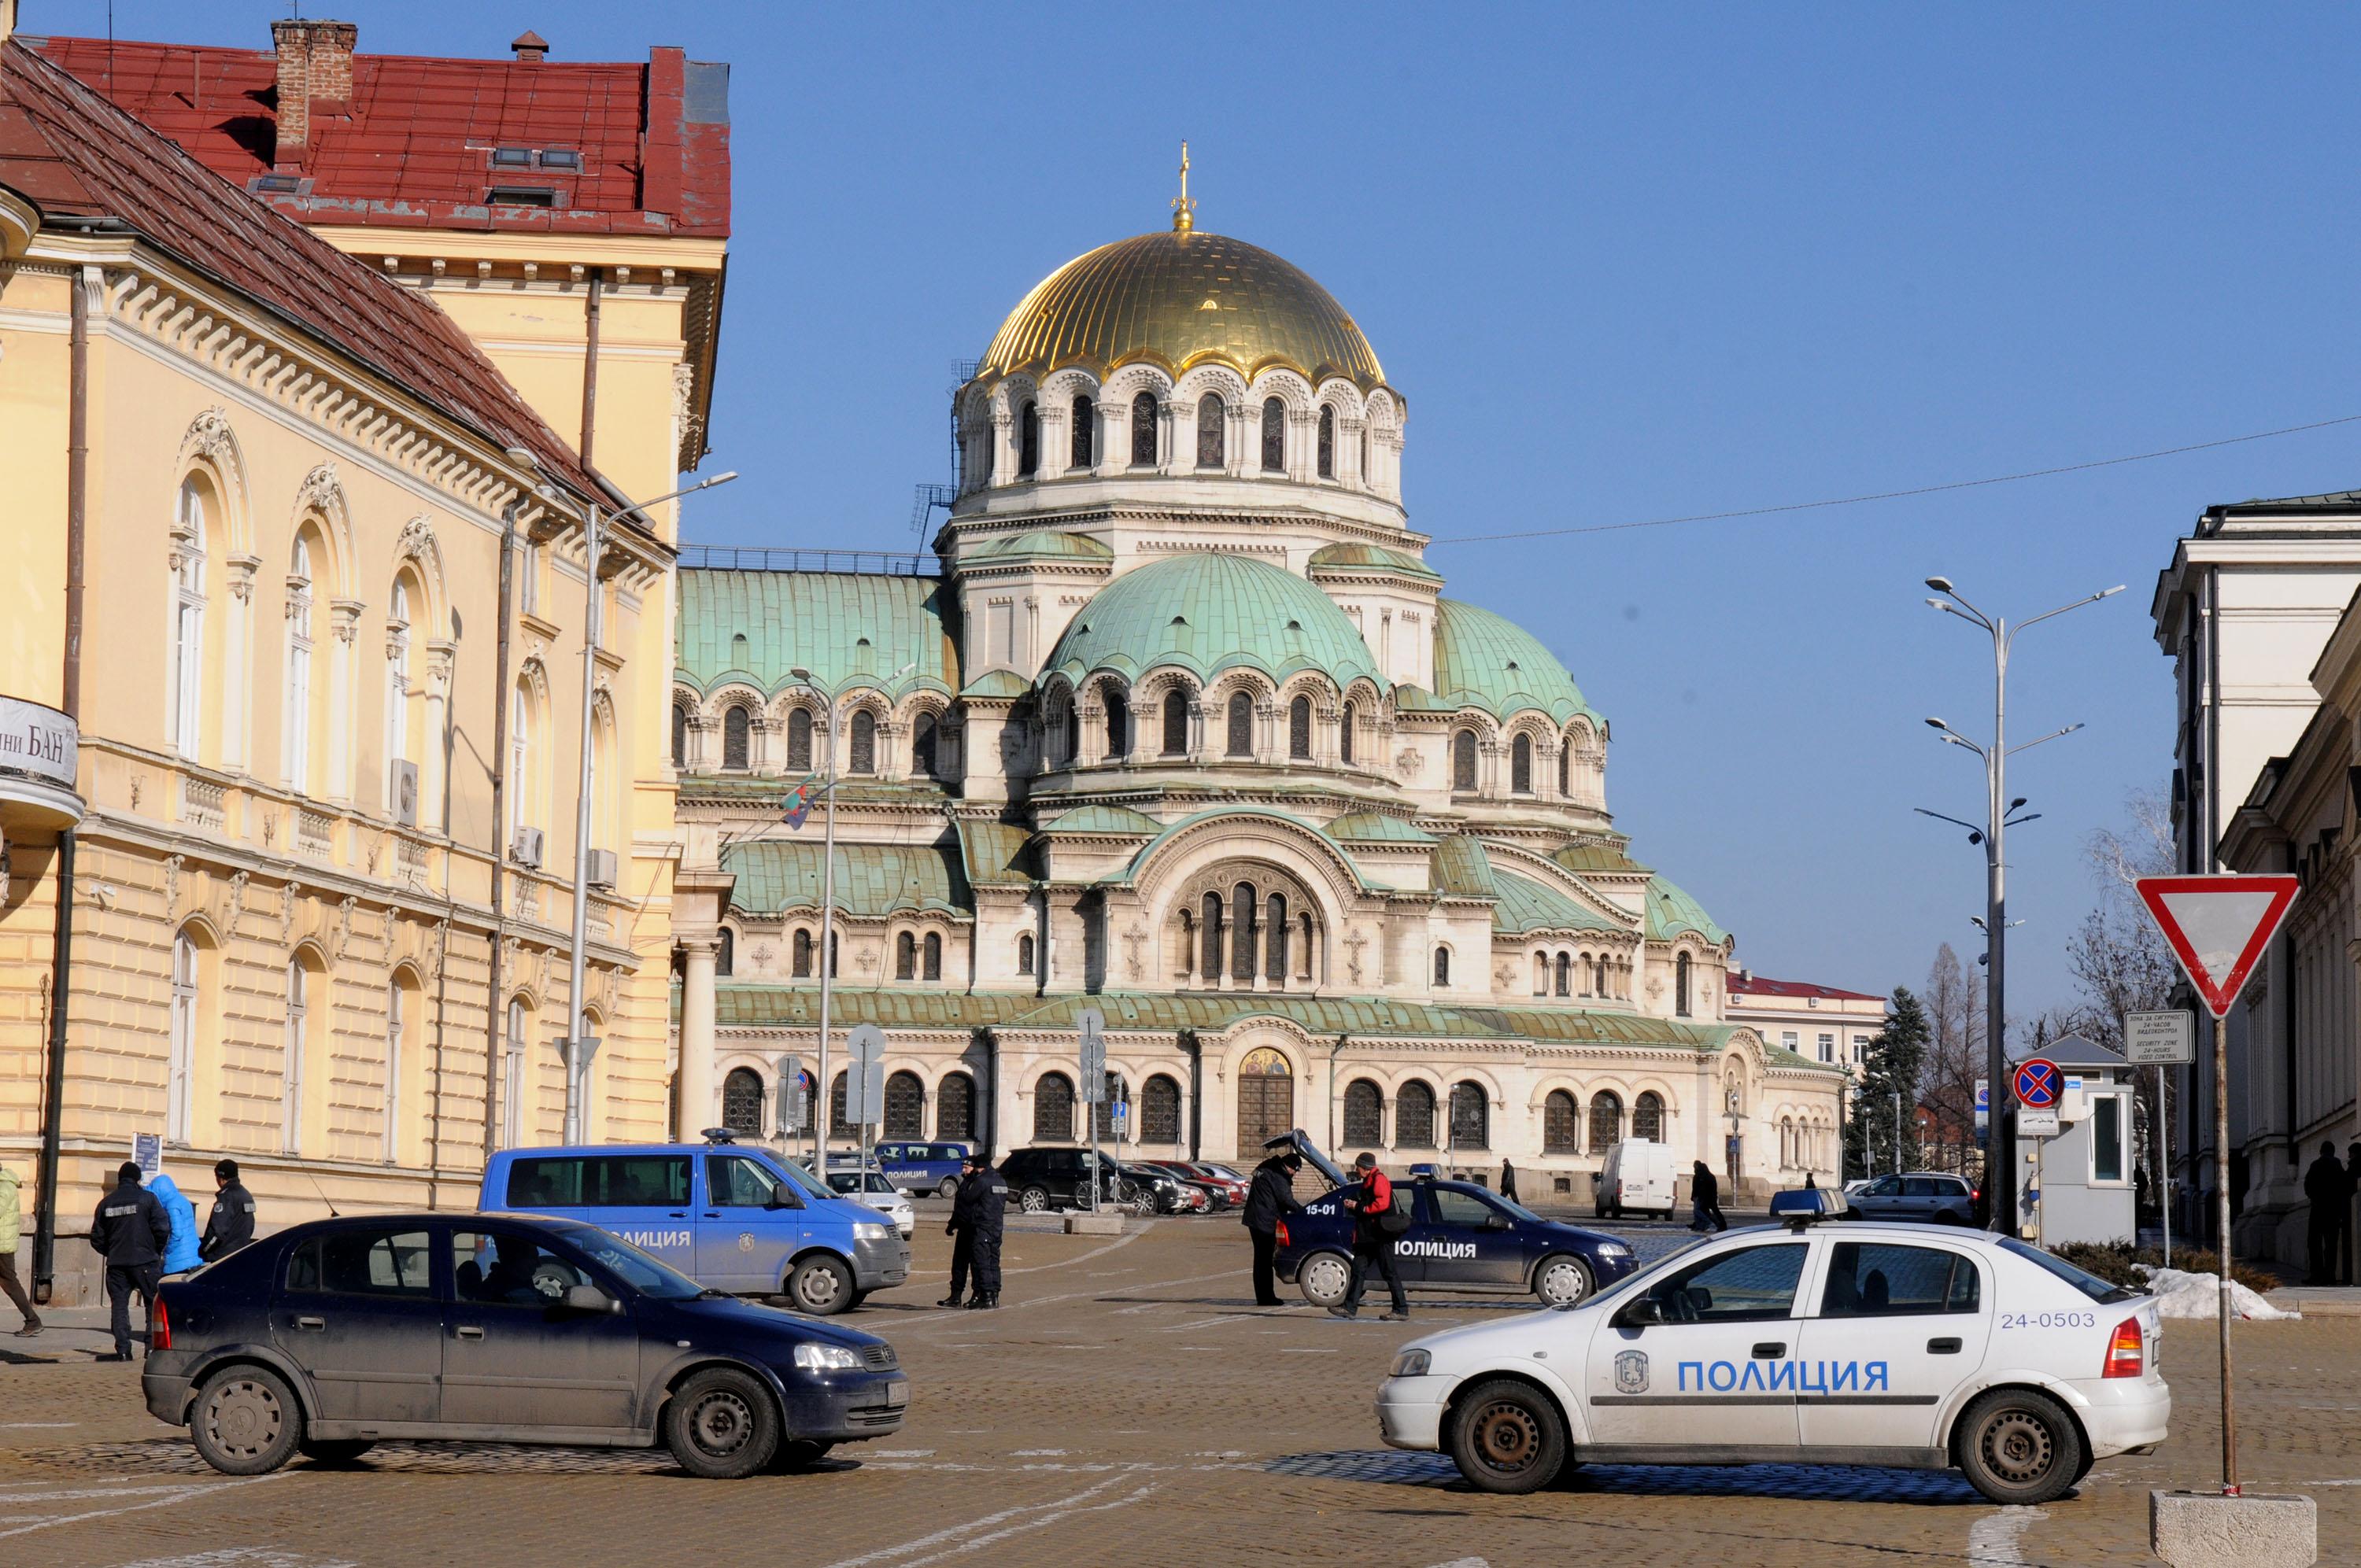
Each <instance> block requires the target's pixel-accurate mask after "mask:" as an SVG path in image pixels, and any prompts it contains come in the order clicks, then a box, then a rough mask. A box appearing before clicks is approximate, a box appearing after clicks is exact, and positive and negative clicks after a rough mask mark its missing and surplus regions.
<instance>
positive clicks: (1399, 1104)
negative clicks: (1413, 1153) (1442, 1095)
mask: <svg viewBox="0 0 2361 1568" xmlns="http://www.w3.org/2000/svg"><path fill="white" fill-rule="evenodd" d="M1394 1144H1395V1146H1397V1147H1400V1148H1406V1149H1431V1148H1433V1146H1434V1091H1433V1090H1432V1089H1429V1088H1428V1087H1427V1086H1426V1085H1425V1084H1423V1083H1421V1082H1419V1081H1417V1080H1415V1079H1413V1080H1411V1081H1410V1082H1408V1083H1405V1084H1403V1085H1402V1086H1401V1088H1400V1090H1399V1091H1397V1092H1396V1093H1395V1095H1394Z"/></svg>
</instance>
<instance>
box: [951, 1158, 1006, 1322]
mask: <svg viewBox="0 0 2361 1568" xmlns="http://www.w3.org/2000/svg"><path fill="white" fill-rule="evenodd" d="M961 1163H962V1165H963V1167H964V1171H963V1174H962V1175H961V1179H960V1185H959V1193H958V1196H956V1197H954V1198H953V1199H952V1200H951V1219H950V1224H948V1225H945V1226H944V1227H943V1234H946V1235H948V1236H950V1237H952V1238H953V1240H952V1242H951V1293H950V1295H948V1296H946V1297H944V1298H943V1299H942V1301H941V1303H940V1304H941V1305H943V1306H946V1307H957V1306H960V1305H961V1300H960V1292H961V1290H962V1289H963V1288H966V1285H967V1282H968V1275H969V1274H970V1272H971V1271H972V1272H973V1274H974V1276H975V1294H973V1295H972V1296H970V1297H969V1298H968V1299H967V1300H966V1302H965V1303H964V1304H965V1305H967V1306H970V1307H987V1308H989V1307H997V1306H999V1305H1000V1234H1001V1230H1002V1227H1003V1224H1004V1223H1005V1221H1006V1219H1007V1216H1008V1183H1007V1182H1005V1181H1004V1180H1002V1179H1001V1177H1000V1173H999V1172H998V1171H996V1170H994V1169H993V1168H992V1167H991V1165H990V1164H989V1163H988V1162H987V1161H986V1159H985V1157H983V1155H981V1154H971V1155H969V1156H968V1157H967V1158H966V1159H965V1160H964V1161H962V1162H961Z"/></svg>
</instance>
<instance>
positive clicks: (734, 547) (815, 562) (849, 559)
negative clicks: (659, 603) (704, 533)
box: [680, 544, 943, 577]
mask: <svg viewBox="0 0 2361 1568" xmlns="http://www.w3.org/2000/svg"><path fill="white" fill-rule="evenodd" d="M680 564H681V565H683V566H685V567H687V568H689V569H690V570H692V571H708V572H860V573H865V574H867V575H869V576H885V577H939V576H942V571H943V563H942V557H941V556H939V555H937V554H932V553H931V552H927V551H912V552H909V553H906V554H896V553H894V552H891V551H884V550H799V549H789V548H780V547H775V546H773V545H767V544H684V545H682V546H681V547H680Z"/></svg>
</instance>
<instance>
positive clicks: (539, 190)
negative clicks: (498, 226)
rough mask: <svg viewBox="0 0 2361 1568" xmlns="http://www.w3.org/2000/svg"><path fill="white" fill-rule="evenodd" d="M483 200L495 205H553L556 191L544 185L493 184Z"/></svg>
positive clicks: (555, 200)
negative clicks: (489, 192)
mask: <svg viewBox="0 0 2361 1568" xmlns="http://www.w3.org/2000/svg"><path fill="white" fill-rule="evenodd" d="M485 200H486V202H487V203H489V205H491V206H495V207H554V206H555V205H557V192H555V191H553V190H551V189H550V188H549V187H548V186H546V185H495V186H493V187H492V190H491V194H490V195H489V196H487V197H486V198H485Z"/></svg>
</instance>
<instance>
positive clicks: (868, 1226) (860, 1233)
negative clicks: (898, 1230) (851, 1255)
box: [852, 1220, 894, 1242]
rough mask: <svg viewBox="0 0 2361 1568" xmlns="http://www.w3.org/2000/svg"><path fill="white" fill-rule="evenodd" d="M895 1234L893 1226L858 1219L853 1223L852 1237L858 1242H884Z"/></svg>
mask: <svg viewBox="0 0 2361 1568" xmlns="http://www.w3.org/2000/svg"><path fill="white" fill-rule="evenodd" d="M892 1234H894V1227H893V1226H891V1225H880V1224H874V1223H871V1222H870V1221H867V1220H856V1221H854V1222H853V1224H852V1239H853V1240H854V1241H857V1242H882V1241H884V1239H885V1238H886V1237H887V1236H890V1235H892Z"/></svg>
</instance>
